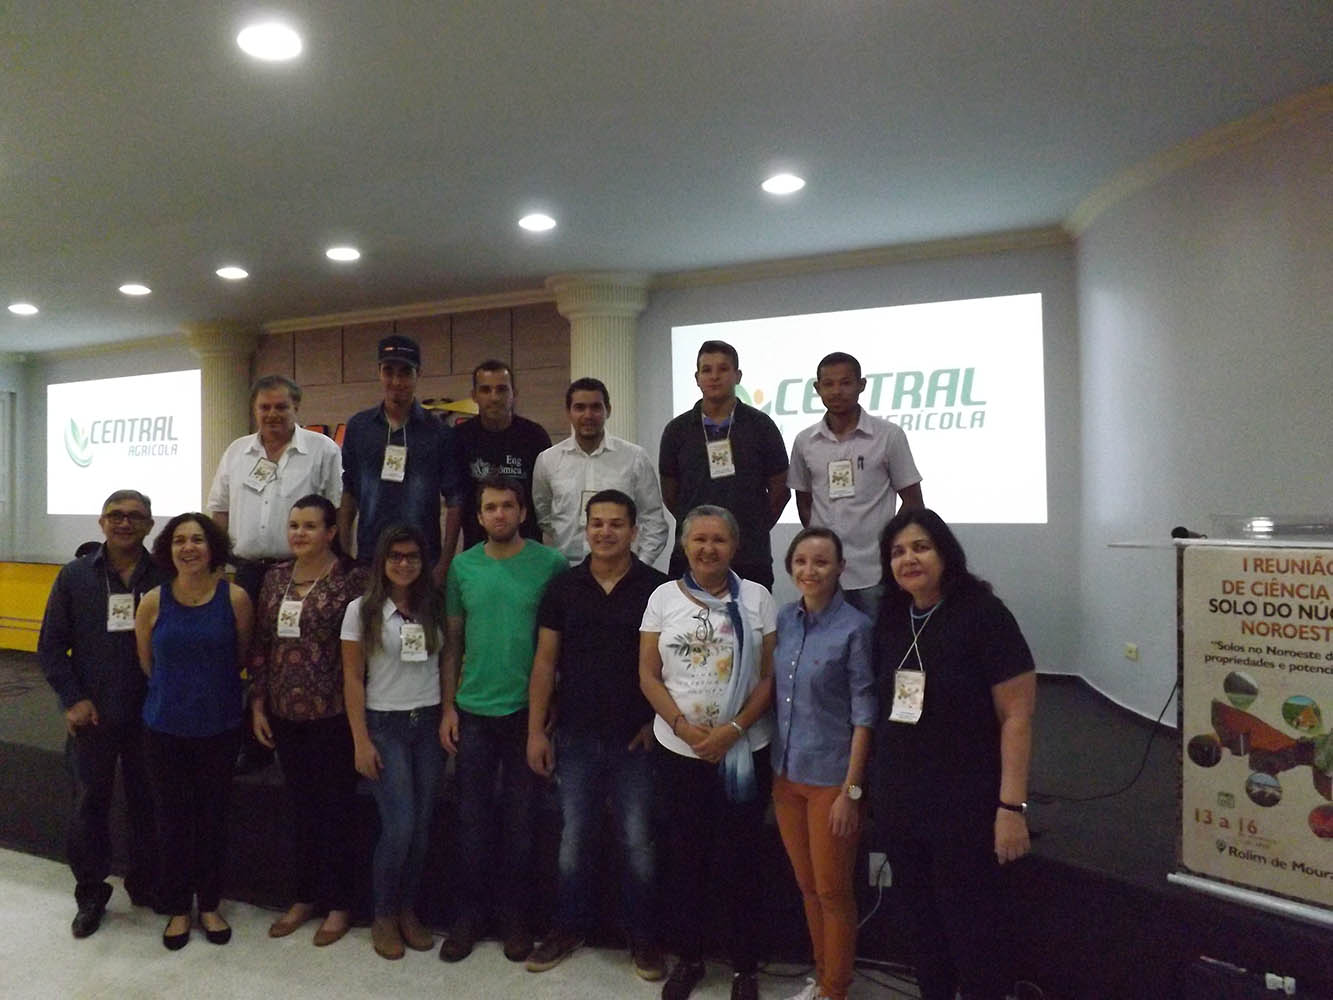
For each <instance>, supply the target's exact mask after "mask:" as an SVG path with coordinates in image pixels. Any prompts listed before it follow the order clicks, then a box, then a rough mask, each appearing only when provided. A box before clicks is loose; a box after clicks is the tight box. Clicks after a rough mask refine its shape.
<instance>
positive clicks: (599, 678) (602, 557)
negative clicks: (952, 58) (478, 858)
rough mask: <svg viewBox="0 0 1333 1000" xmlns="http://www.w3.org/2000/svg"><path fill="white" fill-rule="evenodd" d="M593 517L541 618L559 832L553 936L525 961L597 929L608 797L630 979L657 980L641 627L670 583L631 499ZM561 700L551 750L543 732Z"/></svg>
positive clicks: (547, 769) (539, 666) (539, 764)
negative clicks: (577, 556)
mask: <svg viewBox="0 0 1333 1000" xmlns="http://www.w3.org/2000/svg"><path fill="white" fill-rule="evenodd" d="M586 514H587V530H586V536H587V539H588V556H587V558H585V559H584V560H583V562H581V563H579V565H577V566H575V567H574V568H573V569H571V570H570V571H569V572H568V573H562V574H561V575H560V576H557V577H556V578H555V579H554V580H552V581H551V582H550V584H549V585H548V586H547V588H546V594H545V596H544V597H543V598H542V603H541V609H540V610H539V611H538V613H537V625H538V631H537V652H536V655H535V656H534V657H533V663H532V677H531V680H530V681H529V685H528V764H529V765H530V766H531V767H532V769H533V770H534V771H536V772H537V773H538V774H540V775H542V776H543V777H548V778H549V777H551V776H552V774H554V775H555V776H556V778H557V779H558V780H559V789H560V811H561V813H562V815H563V818H564V825H563V829H562V832H561V837H560V882H559V890H558V899H557V904H556V905H557V912H556V918H555V927H554V929H553V930H552V931H551V932H550V933H549V934H547V935H546V937H545V938H544V939H543V941H542V943H541V944H540V945H538V946H537V949H536V951H534V952H533V953H532V956H531V957H530V958H529V959H528V970H529V971H530V972H542V971H545V970H546V969H549V968H551V967H552V966H554V965H556V964H557V963H558V962H560V961H561V960H562V959H563V958H564V957H565V956H566V955H568V954H569V953H570V952H571V951H573V950H574V949H575V948H577V947H578V946H579V945H580V944H581V943H582V942H583V936H584V935H585V934H586V933H587V932H588V931H590V930H593V929H594V928H595V926H596V912H595V909H594V905H595V891H594V890H595V889H596V886H597V869H598V866H599V857H598V855H597V848H598V841H599V836H598V834H599V832H600V831H601V830H602V829H603V828H604V825H605V824H604V823H603V812H604V809H605V803H606V801H607V798H608V797H609V798H610V801H611V810H612V813H613V814H614V817H615V824H616V839H617V841H618V842H619V844H620V847H621V851H622V855H621V857H622V862H623V863H622V865H621V868H622V872H623V874H622V876H621V877H622V878H623V879H624V888H623V895H624V900H625V906H624V910H625V913H624V916H625V920H626V922H627V923H628V925H629V928H628V929H629V933H630V940H631V942H632V944H631V957H632V958H633V962H634V971H635V972H636V973H637V974H638V975H639V976H640V977H642V978H643V979H648V980H655V979H661V978H662V976H663V974H664V973H665V971H666V970H665V966H664V963H663V960H662V953H661V951H660V950H659V949H658V946H657V943H656V925H657V920H656V913H655V907H654V905H653V895H654V889H653V886H654V881H655V877H656V876H655V868H656V864H655V860H656V859H655V855H654V849H653V820H652V802H653V753H652V747H653V734H652V727H653V709H652V706H651V705H649V704H648V701H647V699H645V698H644V696H643V693H642V692H641V691H640V690H639V624H640V622H641V621H642V620H643V611H644V608H645V607H646V606H647V604H648V598H649V597H651V596H652V593H653V591H654V590H656V589H657V588H658V586H660V585H661V584H662V583H665V582H666V576H665V575H664V574H662V573H661V572H659V571H658V570H656V569H654V568H653V567H651V566H649V565H647V564H645V563H643V562H642V561H640V560H639V559H638V558H636V557H635V555H634V553H633V552H632V551H631V550H630V546H631V545H632V544H633V543H634V535H635V520H636V518H637V511H636V509H635V506H634V501H633V500H631V499H630V497H629V496H628V495H627V494H625V493H622V492H620V491H619V490H602V491H601V492H599V493H595V494H594V495H593V496H592V498H591V499H590V500H589V501H588V504H587V508H586ZM557 676H559V678H560V681H559V688H558V690H557V686H556V677H557ZM554 700H558V702H559V710H558V712H556V713H554V714H555V715H556V722H555V735H554V739H552V737H550V736H548V734H547V731H546V727H547V722H548V720H549V719H550V717H551V715H552V714H553V713H552V711H551V710H552V707H553V701H554Z"/></svg>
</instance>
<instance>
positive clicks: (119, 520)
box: [102, 510, 152, 528]
mask: <svg viewBox="0 0 1333 1000" xmlns="http://www.w3.org/2000/svg"><path fill="white" fill-rule="evenodd" d="M102 516H103V517H104V518H106V519H107V520H108V521H110V522H111V523H112V524H124V523H125V522H127V521H128V522H129V523H130V524H132V525H134V527H136V528H139V527H142V526H143V525H145V524H147V523H148V522H149V521H150V520H152V518H150V517H149V516H148V515H147V514H140V513H139V512H138V511H137V510H132V511H128V512H127V511H123V510H109V511H107V512H106V513H105V514H103V515H102Z"/></svg>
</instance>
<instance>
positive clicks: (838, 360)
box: [815, 351, 861, 382]
mask: <svg viewBox="0 0 1333 1000" xmlns="http://www.w3.org/2000/svg"><path fill="white" fill-rule="evenodd" d="M830 365H851V366H852V370H853V371H855V372H856V377H857V378H858V379H859V378H860V377H861V362H859V361H857V360H856V359H855V358H854V357H852V356H851V355H850V354H848V353H847V352H846V351H834V352H833V353H832V354H825V355H824V356H823V357H822V358H820V360H819V364H817V365H815V381H816V382H818V381H819V380H820V378H821V377H822V376H823V373H824V369H825V368H828V367H829V366H830Z"/></svg>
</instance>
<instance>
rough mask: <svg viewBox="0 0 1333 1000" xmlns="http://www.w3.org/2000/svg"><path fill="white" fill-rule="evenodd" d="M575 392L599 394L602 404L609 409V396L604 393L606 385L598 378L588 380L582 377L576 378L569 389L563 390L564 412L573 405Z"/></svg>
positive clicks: (607, 393)
mask: <svg viewBox="0 0 1333 1000" xmlns="http://www.w3.org/2000/svg"><path fill="white" fill-rule="evenodd" d="M576 392H600V393H601V394H602V402H603V403H605V404H606V408H607V409H608V410H609V409H611V394H610V393H609V392H607V391H606V383H605V382H603V381H602V380H601V379H599V378H589V377H587V376H584V377H583V378H576V379H575V380H574V381H573V382H570V383H569V388H568V389H566V390H565V409H566V410H568V409H569V408H570V407H571V406H573V405H574V393H576Z"/></svg>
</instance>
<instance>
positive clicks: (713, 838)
mask: <svg viewBox="0 0 1333 1000" xmlns="http://www.w3.org/2000/svg"><path fill="white" fill-rule="evenodd" d="M655 752H656V753H657V755H658V782H659V791H660V793H661V801H662V803H663V805H662V808H663V815H664V820H665V824H666V844H667V854H668V860H667V867H666V871H667V879H666V881H664V882H663V884H664V885H666V886H670V889H669V891H667V892H666V893H665V894H664V899H663V901H664V903H665V904H666V905H665V907H664V909H665V910H666V911H668V912H669V913H672V914H674V917H675V927H674V931H675V938H676V940H677V942H678V944H679V947H680V957H681V960H682V961H686V962H694V961H699V960H700V959H702V958H703V957H704V943H705V941H706V940H713V939H714V938H712V933H713V932H717V933H720V935H721V937H720V940H722V941H723V942H724V944H725V946H726V948H727V955H728V957H729V958H730V960H731V965H732V968H733V969H734V970H735V971H736V972H742V973H751V972H754V971H755V969H756V968H757V967H758V965H759V954H758V941H757V934H756V923H755V914H757V913H758V912H759V907H760V902H761V899H762V896H763V890H762V888H761V887H762V885H763V884H764V883H765V882H766V881H767V879H768V876H769V873H767V872H763V871H761V863H760V859H761V856H762V843H763V829H764V813H765V812H766V811H767V809H768V803H769V800H770V799H771V798H772V790H773V769H772V767H771V766H770V764H769V758H768V748H767V747H765V748H764V749H763V750H758V751H756V752H755V754H754V774H755V782H756V784H757V785H758V786H759V788H758V794H757V795H756V796H755V797H754V799H753V800H752V801H750V802H743V803H737V802H730V801H728V800H727V796H726V793H725V789H724V785H723V779H722V775H721V774H720V773H719V772H718V765H716V764H712V763H709V762H708V761H706V760H698V759H696V758H693V757H683V756H681V755H680V754H677V753H672V752H671V751H670V750H667V749H664V748H663V747H660V746H659V747H658V748H657V749H656V751H655ZM673 901H674V902H673ZM709 913H711V914H714V915H715V916H718V917H720V918H721V920H722V926H721V927H720V928H710V927H708V926H707V924H708V921H707V920H706V919H704V918H703V915H704V914H709Z"/></svg>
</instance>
